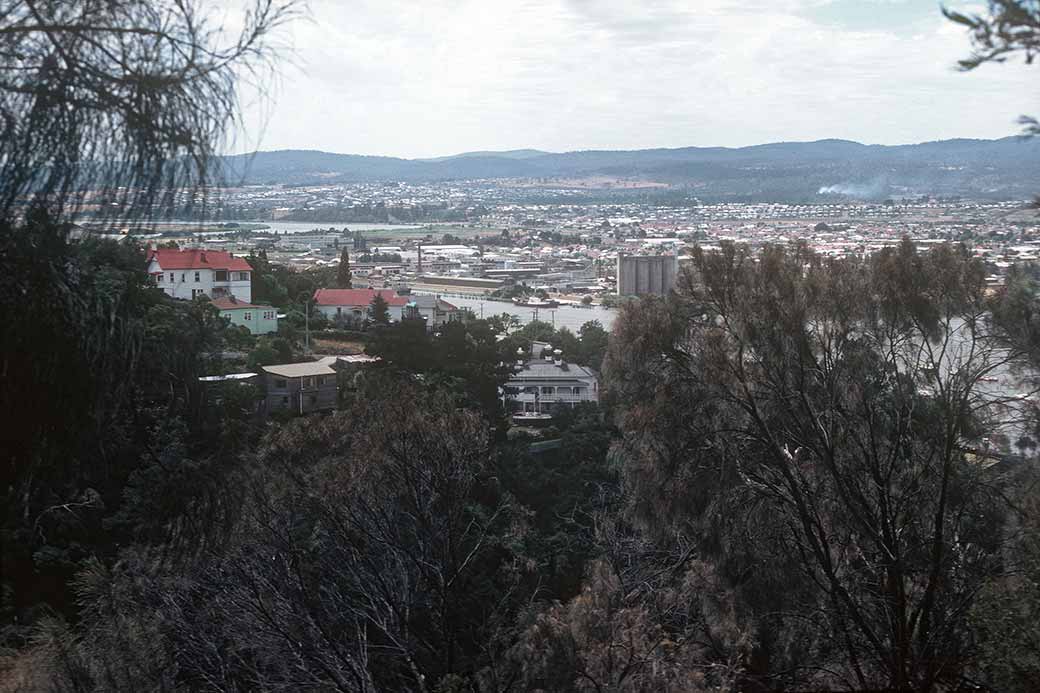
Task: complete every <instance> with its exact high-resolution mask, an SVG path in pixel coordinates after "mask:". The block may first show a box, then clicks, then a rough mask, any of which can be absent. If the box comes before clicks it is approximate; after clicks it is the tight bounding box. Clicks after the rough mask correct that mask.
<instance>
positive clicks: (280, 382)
mask: <svg viewBox="0 0 1040 693" xmlns="http://www.w3.org/2000/svg"><path fill="white" fill-rule="evenodd" d="M274 386H275V387H277V388H278V389H280V390H284V389H285V387H286V383H285V380H284V379H282V378H278V379H276V380H275V381H274Z"/></svg>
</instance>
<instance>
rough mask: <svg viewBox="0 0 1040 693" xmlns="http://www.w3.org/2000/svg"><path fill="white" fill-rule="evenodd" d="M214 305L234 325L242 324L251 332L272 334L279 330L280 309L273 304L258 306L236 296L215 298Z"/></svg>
mask: <svg viewBox="0 0 1040 693" xmlns="http://www.w3.org/2000/svg"><path fill="white" fill-rule="evenodd" d="M213 305H214V306H216V308H217V310H219V311H220V316H221V317H222V318H228V319H229V320H231V324H232V325H242V326H243V327H245V328H247V329H248V330H249V333H250V334H270V333H271V332H277V331H278V311H276V310H275V309H274V308H273V307H272V306H257V305H253V304H252V303H245V302H243V301H239V300H238V299H237V298H235V297H234V296H222V297H221V298H215V299H213Z"/></svg>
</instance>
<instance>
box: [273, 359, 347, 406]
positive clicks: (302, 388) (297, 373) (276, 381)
mask: <svg viewBox="0 0 1040 693" xmlns="http://www.w3.org/2000/svg"><path fill="white" fill-rule="evenodd" d="M263 375H264V384H265V385H266V389H267V396H266V399H265V409H266V412H267V414H274V413H275V412H288V413H291V414H297V415H298V414H309V413H311V412H317V411H329V410H332V409H335V408H336V403H337V401H338V399H339V397H338V391H339V390H338V386H337V384H336V371H334V370H333V369H332V368H331V367H330V366H329V364H327V363H322V362H320V361H310V362H307V363H286V364H281V365H275V366H264V367H263Z"/></svg>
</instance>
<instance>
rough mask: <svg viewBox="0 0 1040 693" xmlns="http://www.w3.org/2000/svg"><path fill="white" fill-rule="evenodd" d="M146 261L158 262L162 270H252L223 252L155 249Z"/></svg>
mask: <svg viewBox="0 0 1040 693" xmlns="http://www.w3.org/2000/svg"><path fill="white" fill-rule="evenodd" d="M148 259H149V260H158V262H159V267H161V268H162V269H164V270H187V269H191V270H197V269H212V270H231V271H234V272H242V271H244V272H249V271H252V269H253V268H252V267H250V266H249V263H248V262H246V261H245V260H243V259H242V258H240V257H235V256H234V255H232V254H231V253H226V252H224V251H223V250H202V249H201V248H192V249H190V250H175V249H173V248H157V249H155V250H153V251H152V254H151V255H150V256H149V257H148Z"/></svg>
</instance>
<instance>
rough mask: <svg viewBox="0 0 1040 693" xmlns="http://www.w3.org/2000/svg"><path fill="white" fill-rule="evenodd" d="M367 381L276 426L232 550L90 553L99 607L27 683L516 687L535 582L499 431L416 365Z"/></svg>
mask: <svg viewBox="0 0 1040 693" xmlns="http://www.w3.org/2000/svg"><path fill="white" fill-rule="evenodd" d="M364 387H365V390H364V392H363V393H362V396H359V397H358V398H357V401H356V403H355V404H354V406H353V407H352V408H351V410H350V411H347V412H341V413H336V414H333V415H330V416H328V417H325V418H323V419H319V420H312V421H309V422H302V421H295V422H292V423H289V424H288V425H286V426H284V427H282V428H280V429H278V430H276V431H274V432H273V434H272V435H271V436H270V437H269V438H268V439H267V441H266V442H265V444H264V446H263V447H262V448H261V449H260V450H259V454H258V457H257V458H256V460H255V465H253V466H252V467H251V472H250V473H249V474H248V475H245V476H244V477H243V478H242V480H241V482H242V484H244V485H245V488H246V489H247V490H248V493H247V501H248V502H247V505H246V508H245V509H244V512H243V514H242V515H241V516H240V517H239V518H238V521H237V522H236V523H235V527H234V531H233V532H232V533H231V535H230V537H229V540H228V542H227V544H226V546H225V547H224V548H222V549H221V550H219V551H212V552H208V553H206V555H204V556H203V557H202V558H201V560H199V561H196V562H194V563H193V564H192V565H191V566H190V567H188V568H187V569H185V570H182V571H178V572H175V573H171V572H170V571H168V570H164V569H163V568H162V563H161V561H157V560H155V556H154V555H151V554H150V553H149V552H145V551H141V550H139V549H136V548H135V549H131V550H128V551H126V552H124V554H123V560H122V561H120V562H119V563H117V564H115V565H114V566H112V567H111V568H108V567H105V566H102V565H97V564H92V565H90V566H88V569H87V570H85V571H84V572H83V573H82V574H81V577H80V580H79V583H78V586H79V597H80V599H81V600H82V602H83V603H84V604H86V605H88V608H87V609H86V612H85V618H84V619H83V621H82V622H81V624H79V625H78V626H77V629H76V630H75V631H73V632H72V633H70V632H69V629H61V631H63V632H59V633H57V637H54V638H40V641H42V643H41V647H40V650H39V651H38V652H37V656H38V658H39V659H41V660H43V661H42V664H43V666H40V667H39V670H38V671H37V672H36V676H37V679H36V682H35V685H34V686H29V687H30V688H35V689H52V690H101V689H104V690H112V689H115V690H134V689H136V690H143V689H149V690H151V689H161V688H162V687H163V686H164V685H166V687H167V688H168V687H170V684H169V682H170V681H171V679H176V681H177V682H178V685H179V686H183V687H188V688H199V687H206V686H210V687H216V688H220V689H223V690H245V689H257V688H259V689H262V690H276V689H295V688H298V687H299V685H300V682H301V681H307V682H308V686H309V687H316V688H319V689H330V690H340V691H356V692H357V693H371V692H372V691H379V690H394V691H431V692H432V691H439V690H458V689H452V688H449V686H450V685H453V684H455V685H460V686H462V688H460V689H461V690H474V691H489V692H490V691H502V690H507V689H508V688H509V685H508V682H509V681H511V680H514V679H515V678H516V676H517V672H516V667H517V666H518V663H516V662H515V661H511V660H510V659H509V658H507V657H506V651H507V650H508V649H509V648H510V647H511V646H512V645H513V644H514V643H515V641H516V632H515V627H514V625H513V624H514V622H515V616H516V613H517V611H518V610H519V608H520V607H521V605H522V604H524V603H525V601H526V598H529V597H530V594H531V593H530V590H529V588H527V587H526V586H525V585H524V582H523V580H522V578H523V577H524V572H525V565H526V560H525V558H524V556H523V555H522V554H521V553H519V549H521V548H522V546H523V540H524V533H525V521H524V516H523V513H522V512H521V509H520V508H518V507H517V506H516V505H515V504H514V503H513V501H512V500H511V499H510V498H509V497H508V495H507V494H505V493H504V492H503V491H502V490H501V489H500V488H499V486H498V482H497V479H496V476H495V474H494V462H495V459H494V453H493V451H492V450H491V447H490V439H489V436H488V429H487V426H486V424H485V423H484V422H482V421H481V420H480V418H479V417H478V416H476V415H474V414H473V413H470V412H463V411H458V410H456V409H455V408H454V407H453V405H452V403H451V400H450V398H446V397H444V395H443V394H440V393H431V392H430V391H429V389H428V388H425V387H423V386H421V385H419V384H417V383H414V382H411V381H410V380H409V379H407V378H397V377H389V378H380V377H374V378H371V379H368V380H367V382H366V385H365V386H364ZM391 409H392V410H393V411H394V412H395V415H394V416H393V417H388V416H387V411H389V410H391ZM54 630H58V628H57V627H55V628H54ZM74 634H82V635H83V636H84V637H74Z"/></svg>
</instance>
